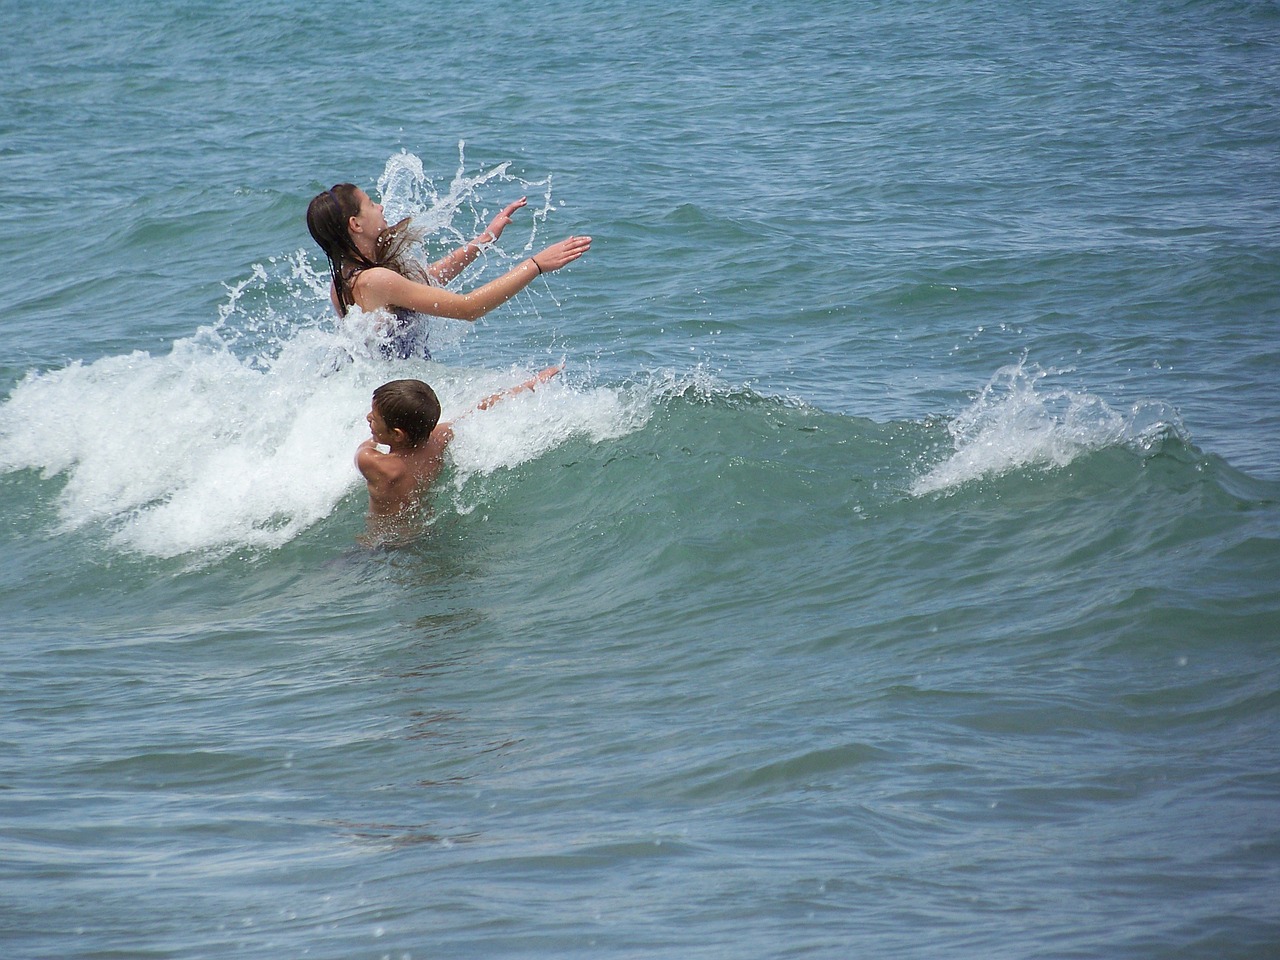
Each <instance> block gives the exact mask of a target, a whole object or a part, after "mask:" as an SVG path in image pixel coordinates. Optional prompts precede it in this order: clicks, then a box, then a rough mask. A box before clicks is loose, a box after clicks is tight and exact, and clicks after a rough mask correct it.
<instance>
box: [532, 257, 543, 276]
mask: <svg viewBox="0 0 1280 960" xmlns="http://www.w3.org/2000/svg"><path fill="white" fill-rule="evenodd" d="M529 262H530V263H532V264H533V269H535V270H537V271H538V276H542V268H541V267H540V266H538V261H537V260H535V259H533V257H530V258H529Z"/></svg>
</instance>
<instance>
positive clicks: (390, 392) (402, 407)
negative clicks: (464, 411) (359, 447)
mask: <svg viewBox="0 0 1280 960" xmlns="http://www.w3.org/2000/svg"><path fill="white" fill-rule="evenodd" d="M373 408H374V409H375V410H377V411H378V415H379V416H380V417H382V422H383V423H385V424H386V425H387V429H388V430H403V431H404V435H405V439H406V440H408V442H409V445H410V446H412V447H416V446H417V445H418V444H420V443H422V442H423V441H424V440H426V439H427V437H429V436H431V431H432V430H434V429H435V428H436V424H437V423H439V422H440V401H439V400H438V399H437V398H436V392H435V391H434V390H432V389H431V388H430V387H429V386H427V385H426V384H425V383H423V382H422V381H421V380H392V381H391V382H389V383H384V384H383V385H382V386H380V387H379V388H378V389H377V390H375V391H373Z"/></svg>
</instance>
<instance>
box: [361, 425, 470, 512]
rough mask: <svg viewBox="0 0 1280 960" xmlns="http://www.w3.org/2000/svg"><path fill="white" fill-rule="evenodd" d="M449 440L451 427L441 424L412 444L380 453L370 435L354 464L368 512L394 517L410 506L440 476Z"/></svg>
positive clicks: (451, 436)
mask: <svg viewBox="0 0 1280 960" xmlns="http://www.w3.org/2000/svg"><path fill="white" fill-rule="evenodd" d="M451 439H453V430H452V429H451V427H450V425H449V424H447V423H442V424H440V425H439V426H437V427H436V428H435V429H434V430H432V431H431V436H430V437H428V438H427V440H426V442H424V443H421V444H419V445H418V446H416V447H407V448H405V447H401V448H399V449H397V448H396V447H392V448H391V450H390V451H388V452H387V453H383V452H382V451H381V450H379V449H378V445H377V442H376V441H375V440H374V439H373V438H372V437H370V438H369V439H368V440H366V441H364V443H362V444H360V447H359V449H357V450H356V467H358V468H359V470H360V473H361V474H362V475H363V476H364V479H365V484H366V485H367V486H368V488H369V513H370V515H371V516H375V517H394V516H397V515H398V514H401V513H404V512H405V511H406V510H408V509H410V508H412V507H413V506H414V505H415V504H416V503H417V501H418V499H419V498H420V497H421V496H422V494H423V493H425V492H426V490H427V488H428V487H430V486H431V484H432V483H433V482H434V481H435V479H436V477H437V476H439V475H440V470H441V468H442V467H443V466H444V450H445V447H446V446H447V445H448V443H449V441H450V440H451Z"/></svg>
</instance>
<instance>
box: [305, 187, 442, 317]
mask: <svg viewBox="0 0 1280 960" xmlns="http://www.w3.org/2000/svg"><path fill="white" fill-rule="evenodd" d="M357 189H358V188H357V187H356V185H355V184H354V183H338V184H335V185H334V186H332V187H330V188H329V189H328V190H326V191H325V192H324V193H318V194H316V195H315V197H313V198H312V200H311V203H310V204H309V205H308V206H307V229H308V230H309V231H310V232H311V237H312V239H314V240H315V242H316V243H318V244H320V249H321V250H323V251H324V255H325V256H326V257H328V258H329V273H330V275H331V276H332V277H333V289H334V290H336V291H337V293H338V303H339V304H340V305H341V311H342V314H343V315H344V316H345V315H346V312H347V311H348V310H349V309H351V307H353V306H354V305H355V298H354V297H353V296H352V294H351V281H352V280H353V279H354V278H355V276H356V274H358V273H359V272H360V271H361V270H367V269H369V267H389V268H390V269H392V270H394V271H396V273H399V274H401V275H402V276H405V277H408V278H409V279H410V280H416V281H418V282H419V283H431V276H430V274H428V273H427V271H426V269H425V268H424V267H423V266H422V264H421V262H419V260H418V259H417V258H416V257H414V256H413V253H412V248H413V246H414V245H415V244H417V243H418V242H419V241H420V240H421V239H422V235H421V234H420V233H418V232H417V231H415V230H414V229H413V227H412V223H411V221H410V218H409V217H405V218H404V219H403V220H401V221H400V222H399V223H396V224H394V225H392V226H390V227H387V229H385V230H383V231H382V233H380V234H379V235H378V248H377V258H376V259H375V260H370V259H369V258H368V257H366V256H365V255H364V254H363V253H361V252H360V250H359V248H358V247H357V246H356V245H355V241H354V240H352V239H351V231H350V230H349V229H347V224H348V223H349V222H350V220H351V218H352V217H354V216H356V214H358V213H359V212H360V200H359V198H357V196H356V190H357Z"/></svg>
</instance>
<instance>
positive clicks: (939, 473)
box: [911, 357, 1188, 496]
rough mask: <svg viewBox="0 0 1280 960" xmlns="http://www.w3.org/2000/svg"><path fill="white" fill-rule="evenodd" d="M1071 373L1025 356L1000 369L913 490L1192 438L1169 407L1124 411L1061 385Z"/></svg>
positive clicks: (953, 425)
mask: <svg viewBox="0 0 1280 960" xmlns="http://www.w3.org/2000/svg"><path fill="white" fill-rule="evenodd" d="M1067 372H1069V371H1057V370H1046V369H1042V368H1040V367H1038V366H1036V365H1034V364H1030V363H1028V361H1027V359H1026V357H1023V358H1022V359H1020V360H1019V361H1018V362H1017V363H1015V364H1010V365H1009V366H1005V367H1001V368H1000V369H999V370H997V371H996V373H995V375H994V376H992V378H991V380H990V381H989V382H988V383H987V384H986V386H985V387H983V388H982V390H981V391H980V392H979V394H978V396H977V397H976V398H975V399H974V401H973V403H972V404H971V405H970V406H969V408H968V409H966V410H964V411H963V412H962V413H960V415H959V416H957V417H955V418H954V419H953V420H951V421H950V422H949V423H948V424H947V431H948V433H949V434H950V436H951V441H952V452H951V453H950V454H949V455H948V456H947V457H946V458H945V459H943V460H942V461H941V462H939V463H935V464H932V465H931V466H929V467H928V468H927V469H926V470H925V471H924V473H923V474H922V475H921V476H920V477H919V478H918V479H916V481H915V482H914V483H913V484H912V486H911V493H912V494H913V495H915V496H923V495H926V494H932V493H945V492H950V491H952V490H954V489H956V488H958V487H960V486H962V485H963V484H966V483H970V482H972V481H975V480H980V479H983V478H987V477H994V476H1000V475H1002V474H1006V473H1009V472H1011V471H1014V470H1019V469H1022V468H1026V467H1036V468H1041V469H1053V468H1055V467H1063V466H1066V465H1067V464H1069V463H1071V462H1072V461H1073V460H1075V459H1076V458H1077V457H1079V456H1081V455H1082V454H1085V453H1089V452H1092V451H1096V450H1102V449H1105V448H1108V447H1124V448H1127V449H1129V450H1132V451H1133V452H1134V453H1136V454H1138V455H1140V456H1147V455H1150V454H1152V453H1154V452H1158V450H1159V449H1160V447H1161V446H1162V443H1163V440H1164V439H1166V438H1169V437H1173V438H1175V439H1177V440H1179V441H1181V442H1186V441H1187V439H1188V438H1187V433H1186V429H1185V427H1184V426H1183V424H1182V421H1181V419H1180V418H1179V417H1178V415H1177V412H1176V411H1174V410H1172V409H1170V408H1169V407H1168V406H1167V405H1166V404H1164V403H1161V402H1158V401H1148V400H1144V401H1139V402H1138V403H1135V404H1133V405H1132V406H1131V407H1130V408H1129V409H1128V410H1127V411H1123V412H1122V411H1120V410H1117V409H1115V408H1114V407H1112V406H1111V405H1110V404H1108V403H1107V402H1106V401H1104V400H1102V399H1101V398H1100V397H1097V396H1095V395H1093V394H1091V393H1089V392H1087V391H1083V390H1077V389H1073V388H1071V387H1068V386H1062V385H1057V384H1056V382H1055V381H1056V380H1057V379H1058V378H1060V377H1061V376H1062V375H1063V374H1064V373H1067Z"/></svg>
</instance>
